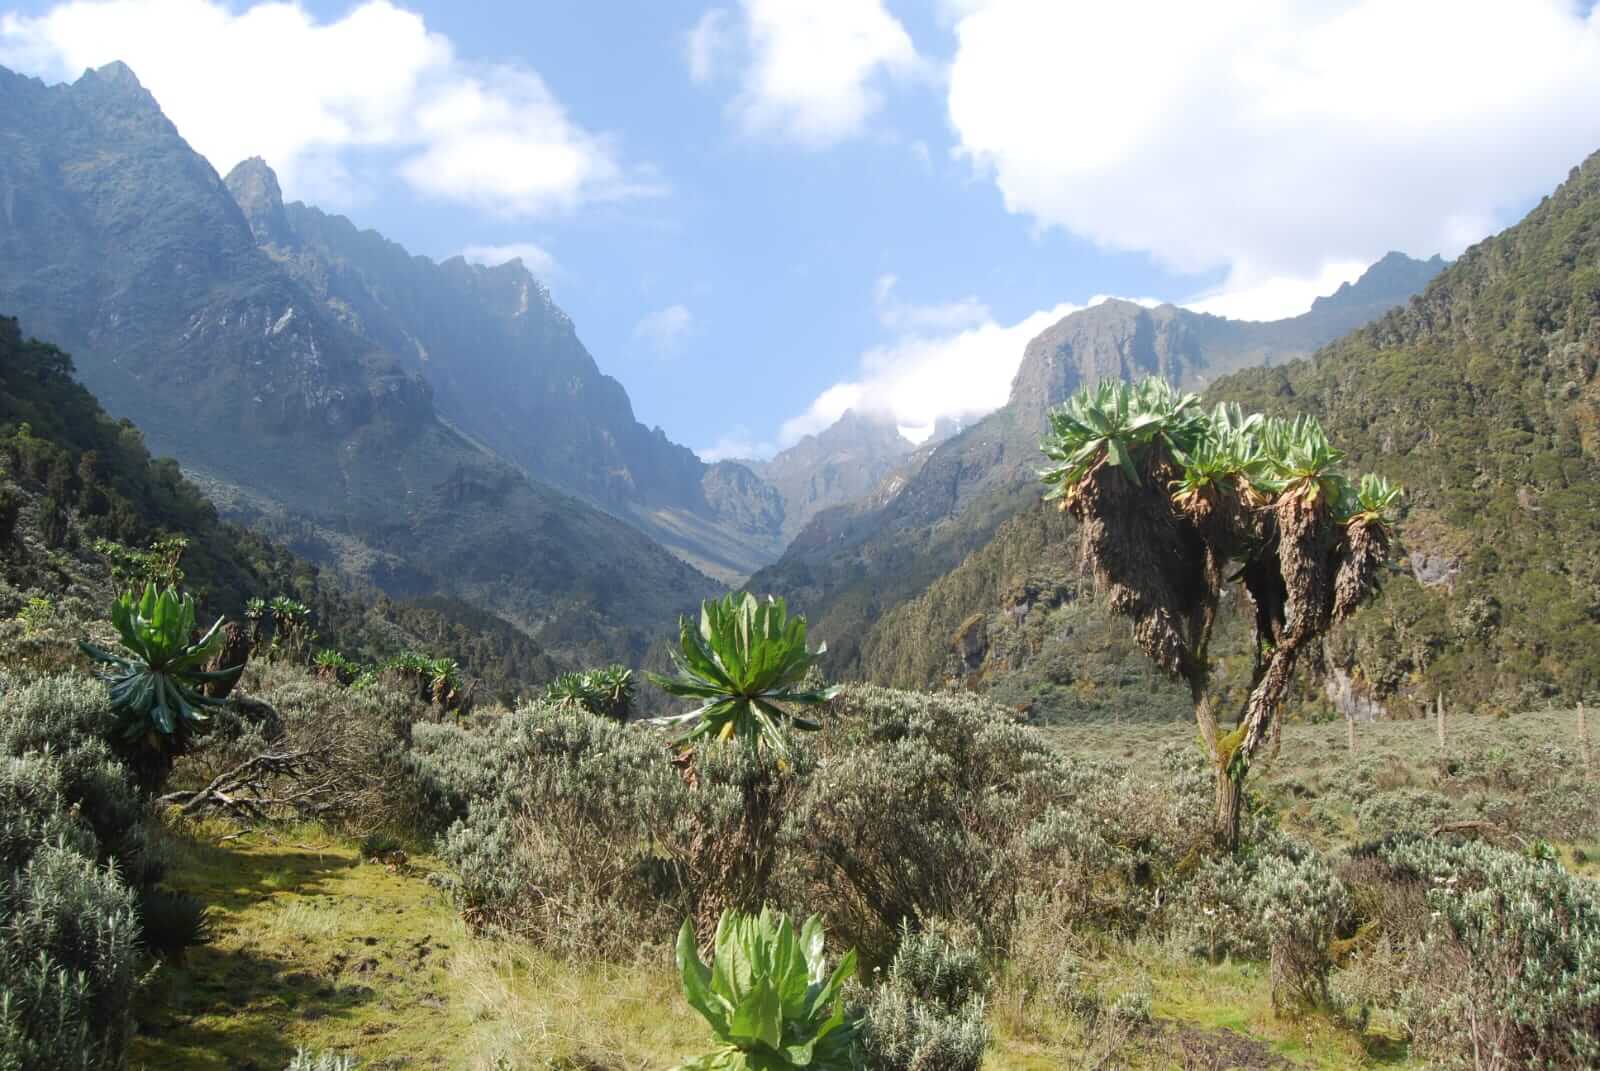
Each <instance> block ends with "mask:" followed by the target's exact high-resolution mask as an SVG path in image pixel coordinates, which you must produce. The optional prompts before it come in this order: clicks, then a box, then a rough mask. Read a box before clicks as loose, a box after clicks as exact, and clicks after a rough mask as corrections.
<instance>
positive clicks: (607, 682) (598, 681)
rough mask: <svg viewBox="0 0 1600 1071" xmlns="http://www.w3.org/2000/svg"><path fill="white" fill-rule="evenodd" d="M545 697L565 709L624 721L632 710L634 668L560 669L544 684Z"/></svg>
mask: <svg viewBox="0 0 1600 1071" xmlns="http://www.w3.org/2000/svg"><path fill="white" fill-rule="evenodd" d="M544 699H545V702H547V703H550V704H552V705H554V706H558V707H561V708H562V709H564V710H586V711H588V712H589V713H590V714H593V715H595V716H596V717H600V718H610V719H611V720H612V721H627V720H628V718H629V716H630V715H631V714H632V713H633V699H634V686H633V670H631V669H629V668H628V667H626V666H607V667H605V668H604V669H590V670H584V671H582V672H579V673H563V674H561V675H560V676H559V677H557V678H556V679H555V680H553V681H551V682H550V684H549V685H548V686H547V687H546V688H545V691H544Z"/></svg>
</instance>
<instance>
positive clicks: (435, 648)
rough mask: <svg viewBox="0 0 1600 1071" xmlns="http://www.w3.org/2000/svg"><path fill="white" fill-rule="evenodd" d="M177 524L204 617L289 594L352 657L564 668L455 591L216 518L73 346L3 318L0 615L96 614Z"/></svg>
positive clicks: (510, 675) (474, 671) (519, 678)
mask: <svg viewBox="0 0 1600 1071" xmlns="http://www.w3.org/2000/svg"><path fill="white" fill-rule="evenodd" d="M172 536H181V537H182V538H183V539H185V540H186V541H187V546H186V547H185V548H184V549H183V551H182V554H181V557H180V558H179V559H178V563H177V564H178V567H179V568H180V569H181V570H182V571H183V574H184V585H185V587H186V588H187V589H188V590H190V591H191V592H193V593H194V594H195V595H196V596H197V597H198V599H199V601H200V605H201V608H202V610H203V611H204V612H205V614H206V615H208V616H216V615H221V616H226V617H229V618H231V619H232V620H235V621H240V620H242V616H243V612H244V608H245V602H246V600H248V599H250V598H254V597H260V598H271V597H273V596H277V595H285V596H288V597H290V598H293V599H295V600H298V601H300V602H303V603H305V604H306V605H307V606H309V607H310V608H311V610H312V613H313V618H314V624H315V627H316V628H317V630H318V632H319V633H320V636H321V640H322V643H324V644H325V645H327V646H329V647H333V648H336V649H338V650H341V651H342V652H343V653H345V654H346V655H347V656H349V657H352V658H357V659H364V660H368V661H377V660H380V659H384V658H389V657H392V656H395V655H399V654H403V653H405V652H408V651H420V652H433V653H437V654H439V655H441V656H445V657H453V658H456V659H458V660H459V661H460V662H461V663H462V664H463V667H464V669H465V671H466V672H467V673H468V674H469V675H471V676H477V677H481V678H482V679H483V681H484V684H485V686H486V687H487V688H488V689H489V691H490V692H491V693H495V694H501V695H510V694H516V693H517V692H519V691H523V690H525V689H527V688H529V687H531V686H533V685H535V684H538V683H542V682H544V681H546V680H549V679H550V678H552V677H553V676H554V675H555V674H557V673H559V672H560V671H561V669H562V668H563V666H562V664H561V663H560V662H558V661H556V660H555V659H552V658H551V657H550V656H549V655H547V654H546V653H545V652H544V651H543V650H541V649H540V647H539V645H538V644H537V643H535V642H534V641H533V640H532V639H530V638H529V637H528V636H526V635H525V634H524V633H522V632H521V631H520V630H518V629H516V628H514V627H512V626H511V625H509V624H507V623H506V622H505V621H502V620H500V619H499V618H496V617H493V616H492V615H489V614H487V613H484V612H483V611H480V610H477V609H475V608H473V607H471V606H469V605H467V604H465V603H462V602H460V601H459V600H455V599H450V598H446V597H433V598H429V599H424V600H421V601H419V602H405V601H396V600H392V599H389V598H387V597H385V596H383V595H382V594H380V593H378V592H376V591H372V590H365V589H357V590H346V589H344V588H342V587H340V586H338V585H336V584H334V583H333V582H332V581H331V579H330V578H329V577H327V576H326V575H324V574H323V573H322V571H321V570H319V569H318V568H317V566H315V565H313V564H311V563H309V562H306V561H304V560H303V559H300V558H296V557H295V556H294V555H292V554H290V553H289V552H287V551H286V550H284V549H283V548H282V547H281V546H279V545H277V544H275V543H273V542H272V541H270V540H268V539H265V538H263V537H262V536H260V535H259V534H257V533H255V532H252V531H250V530H249V529H246V528H243V527H241V526H238V525H234V524H228V523H225V522H223V521H221V520H219V519H218V516H217V511H216V509H215V508H214V507H213V506H212V505H211V503H210V502H209V501H207V500H206V498H205V497H204V496H203V495H202V494H201V493H200V491H199V490H198V489H197V488H196V487H195V486H194V485H193V484H192V483H190V482H189V481H187V480H185V479H184V478H183V476H182V474H181V472H180V471H179V469H178V465H177V463H176V462H174V461H173V460H172V459H171V458H159V459H152V458H151V456H150V454H149V451H148V450H147V449H146V448H145V445H144V437H143V436H142V435H141V433H140V432H139V429H138V428H137V427H135V426H134V425H133V424H132V423H130V422H128V421H116V420H113V419H112V418H111V417H109V416H108V415H107V414H106V413H105V411H104V410H103V409H101V408H100V405H99V403H98V402H97V401H96V400H95V398H94V396H93V395H91V394H90V393H89V392H88V391H87V390H85V389H84V388H83V386H82V385H80V384H79V383H78V382H77V381H76V380H75V379H74V378H73V366H72V359H71V358H70V357H69V356H67V355H66V354H65V353H63V352H62V351H60V350H59V349H57V348H56V347H54V346H51V345H47V344H45V343H41V342H34V341H25V340H24V339H23V338H22V335H21V332H20V330H19V329H18V325H17V321H15V320H13V319H8V318H4V317H0V580H3V584H0V614H4V615H5V616H8V617H9V616H14V615H16V614H18V613H19V612H21V611H22V610H23V609H24V608H25V607H26V606H27V605H28V604H29V602H30V600H35V599H42V600H44V601H45V602H46V603H54V602H58V601H59V600H61V599H63V598H79V599H87V600H89V601H90V604H91V605H90V606H89V607H88V609H89V612H90V613H92V614H94V615H99V614H102V613H104V612H105V610H104V608H105V606H106V605H107V604H108V603H109V601H110V598H111V597H112V596H113V595H114V593H115V591H116V589H117V588H119V587H121V586H123V585H124V584H126V583H127V580H126V578H124V577H120V576H119V575H118V568H119V566H120V567H124V568H125V567H126V566H127V564H128V559H129V555H130V552H132V553H134V554H136V553H137V552H139V551H141V550H143V549H144V548H147V547H150V546H151V545H152V544H154V543H156V542H157V541H159V540H162V539H166V538H168V537H172ZM107 543H110V544H113V546H109V547H108V546H107V545H106V544H107Z"/></svg>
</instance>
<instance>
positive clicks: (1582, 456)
mask: <svg viewBox="0 0 1600 1071" xmlns="http://www.w3.org/2000/svg"><path fill="white" fill-rule="evenodd" d="M1597 368H1600V154H1597V155H1595V156H1591V157H1590V158H1589V159H1588V160H1587V161H1586V162H1585V163H1584V164H1583V166H1581V167H1579V168H1575V169H1573V171H1572V173H1571V175H1570V176H1569V177H1568V179H1567V181H1566V182H1565V183H1563V184H1562V185H1561V187H1560V188H1559V189H1557V190H1556V191H1555V192H1554V193H1553V194H1551V195H1550V196H1549V197H1546V198H1545V199H1544V200H1543V201H1542V202H1540V204H1539V205H1538V207H1536V208H1535V209H1534V210H1533V211H1532V212H1530V213H1529V214H1528V216H1527V218H1525V219H1524V220H1523V221H1522V222H1520V223H1518V224H1517V225H1516V226H1514V227H1512V228H1510V229H1509V230H1507V231H1505V232H1504V233H1502V234H1499V235H1497V236H1495V237H1493V238H1490V239H1488V240H1486V241H1483V242H1481V243H1479V244H1478V245H1476V246H1473V247H1472V248H1471V249H1469V250H1467V252H1466V253H1465V254H1463V255H1462V257H1461V259H1460V260H1459V261H1457V262H1456V263H1455V264H1454V265H1453V266H1452V267H1450V268H1449V269H1448V270H1447V271H1445V272H1444V273H1443V274H1442V275H1441V276H1440V277H1439V278H1438V279H1437V280H1435V281H1434V283H1433V284H1432V285H1430V286H1429V287H1428V289H1427V290H1426V291H1425V292H1424V293H1423V295H1422V296H1421V298H1420V299H1418V300H1417V301H1415V302H1412V303H1411V304H1410V305H1408V306H1407V307H1405V308H1402V309H1397V310H1396V311H1394V312H1392V313H1390V314H1389V315H1388V316H1385V317H1384V318H1383V319H1381V320H1379V321H1378V322H1376V323H1374V324H1372V325H1371V326H1370V327H1367V328H1365V329H1363V330H1360V331H1357V332H1354V333H1353V334H1351V335H1349V336H1348V337H1346V338H1344V339H1341V340H1340V341H1339V342H1337V343H1335V344H1334V345H1332V346H1329V347H1328V348H1327V349H1326V350H1324V351H1322V352H1321V353H1319V354H1318V355H1317V357H1316V358H1315V359H1314V360H1311V361H1304V362H1298V363H1296V364H1293V365H1291V366H1288V367H1285V368H1277V369H1271V370H1267V371H1261V372H1253V373H1246V374H1241V375H1239V376H1237V377H1234V378H1232V379H1230V380H1227V381H1225V382H1223V383H1220V384H1218V385H1217V388H1216V390H1215V391H1214V392H1213V395H1214V396H1215V397H1217V398H1231V399H1238V400H1240V401H1243V402H1246V403H1247V404H1253V405H1258V406H1260V407H1262V408H1265V409H1267V410H1269V411H1272V412H1279V413H1288V412H1309V413H1312V414H1315V415H1316V416H1317V417H1318V418H1320V419H1321V420H1322V422H1323V423H1324V425H1326V427H1327V429H1328V433H1329V434H1330V436H1332V437H1333V438H1334V441H1335V442H1337V443H1339V444H1341V445H1342V446H1344V447H1345V448H1346V449H1347V450H1348V451H1349V454H1350V463H1351V465H1352V467H1354V468H1356V469H1368V468H1370V469H1381V470H1382V471H1384V472H1387V473H1389V474H1391V475H1392V476H1394V477H1397V478H1398V479H1399V480H1400V481H1401V482H1403V483H1404V484H1405V485H1406V487H1407V492H1408V502H1409V509H1408V512H1407V515H1406V517H1405V521H1404V523H1403V525H1402V528H1401V533H1402V539H1403V541H1404V543H1405V546H1406V548H1407V550H1408V552H1409V558H1408V560H1407V565H1406V568H1405V569H1404V570H1403V572H1401V573H1400V574H1399V575H1397V576H1394V577H1392V578H1391V580H1390V582H1389V584H1388V587H1387V590H1386V593H1385V595H1384V597H1383V598H1382V599H1381V600H1380V601H1379V602H1378V604H1377V605H1376V606H1374V607H1372V608H1371V609H1369V610H1368V611H1366V612H1365V613H1363V614H1362V615H1361V616H1360V617H1359V618H1358V619H1357V621H1356V623H1355V625H1354V627H1353V628H1351V629H1349V630H1348V631H1347V633H1346V634H1344V635H1343V636H1342V637H1340V638H1339V639H1338V640H1337V641H1336V642H1335V644H1334V645H1333V649H1332V651H1331V654H1332V656H1333V658H1334V660H1335V661H1336V662H1338V663H1342V664H1345V665H1347V666H1349V667H1351V669H1352V670H1353V671H1354V672H1356V673H1357V674H1358V675H1359V677H1360V678H1361V679H1362V680H1364V681H1365V682H1366V683H1367V685H1368V686H1370V687H1371V688H1372V689H1373V690H1375V691H1376V693H1377V694H1378V695H1379V696H1380V697H1381V698H1383V699H1385V700H1386V701H1388V702H1392V703H1395V704H1398V705H1400V706H1401V707H1402V708H1410V709H1415V708H1416V707H1418V706H1421V705H1423V704H1425V703H1426V702H1427V701H1428V700H1429V699H1430V698H1431V697H1432V695H1433V694H1434V693H1435V692H1443V693H1445V694H1446V695H1447V696H1449V697H1450V698H1451V699H1452V700H1453V701H1459V702H1462V703H1470V704H1473V705H1476V706H1483V705H1486V704H1488V705H1495V706H1499V707H1501V708H1504V709H1522V708H1525V707H1527V706H1528V705H1530V704H1535V703H1543V702H1545V701H1546V700H1547V699H1549V698H1551V697H1552V696H1555V695H1565V696H1580V695H1583V694H1585V693H1588V692H1590V691H1592V690H1593V689H1594V688H1595V687H1596V686H1597V685H1600V379H1597V378H1596V371H1597Z"/></svg>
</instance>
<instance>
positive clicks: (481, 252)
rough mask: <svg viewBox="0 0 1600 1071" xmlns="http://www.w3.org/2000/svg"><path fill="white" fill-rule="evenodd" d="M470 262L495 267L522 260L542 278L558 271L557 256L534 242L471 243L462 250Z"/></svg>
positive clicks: (523, 264) (463, 255)
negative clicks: (503, 243)
mask: <svg viewBox="0 0 1600 1071" xmlns="http://www.w3.org/2000/svg"><path fill="white" fill-rule="evenodd" d="M461 256H462V257H463V258H464V259H465V260H466V261H467V262H468V263H469V264H483V265H486V266H487V267H491V268H495V267H499V266H500V265H501V264H504V263H506V262H507V261H512V260H520V261H522V266H523V267H524V268H527V269H528V270H529V271H530V272H532V273H533V274H534V275H536V276H538V277H539V278H541V279H548V278H549V277H550V276H552V275H554V274H555V273H556V258H555V257H553V256H551V255H550V251H549V250H547V249H545V248H544V247H543V246H539V245H535V244H534V243H533V242H510V243H507V244H506V245H469V246H467V247H466V248H465V249H463V250H462V251H461Z"/></svg>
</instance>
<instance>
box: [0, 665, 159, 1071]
mask: <svg viewBox="0 0 1600 1071" xmlns="http://www.w3.org/2000/svg"><path fill="white" fill-rule="evenodd" d="M3 687H4V691H3V694H0V1068H6V1069H8V1071H9V1069H12V1068H18V1069H20V1068H27V1069H30V1071H31V1069H35V1068H37V1069H40V1071H56V1069H62V1071H65V1069H68V1068H71V1069H73V1071H85V1069H100V1068H106V1069H114V1068H120V1067H123V1066H125V1062H126V1060H125V1051H126V1046H127V1043H128V1040H129V1038H130V1036H131V1034H132V1030H133V1020H132V1015H131V1011H130V1006H131V1001H132V998H133V994H134V991H135V988H136V986H137V984H138V979H139V977H140V974H141V971H142V969H143V965H144V959H145V952H144V945H145V941H144V939H143V934H142V928H141V904H140V900H141V895H144V896H149V895H151V894H152V890H151V888H150V886H151V885H152V884H153V883H154V882H155V881H156V880H157V879H158V878H159V877H160V874H161V869H162V860H161V859H160V857H159V853H155V852H152V851H151V850H150V848H149V845H148V842H147V840H146V838H145V831H144V826H143V824H142V823H143V815H144V808H143V804H142V803H141V801H140V798H139V795H138V793H137V792H136V790H135V789H134V788H133V786H132V785H131V783H130V780H129V778H128V776H127V773H126V771H125V770H124V769H123V768H122V766H121V764H120V763H118V762H116V761H115V760H114V759H113V758H112V757H111V753H110V751H109V749H108V748H107V746H106V744H105V741H104V738H103V736H102V734H103V733H104V732H105V730H106V728H107V726H109V725H110V724H111V720H112V719H111V718H110V713H109V710H108V708H107V701H106V692H105V687H104V686H103V685H101V684H100V683H98V682H96V681H93V680H91V679H89V678H86V677H81V676H77V675H72V674H68V675H62V676H53V677H44V678H40V679H38V680H31V681H29V680H21V679H17V678H10V677H8V678H7V679H6V680H5V681H4V682H3ZM163 903H164V901H163ZM168 936H171V937H172V938H173V940H174V941H176V942H177V943H182V942H183V935H163V937H164V938H165V937H168Z"/></svg>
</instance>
